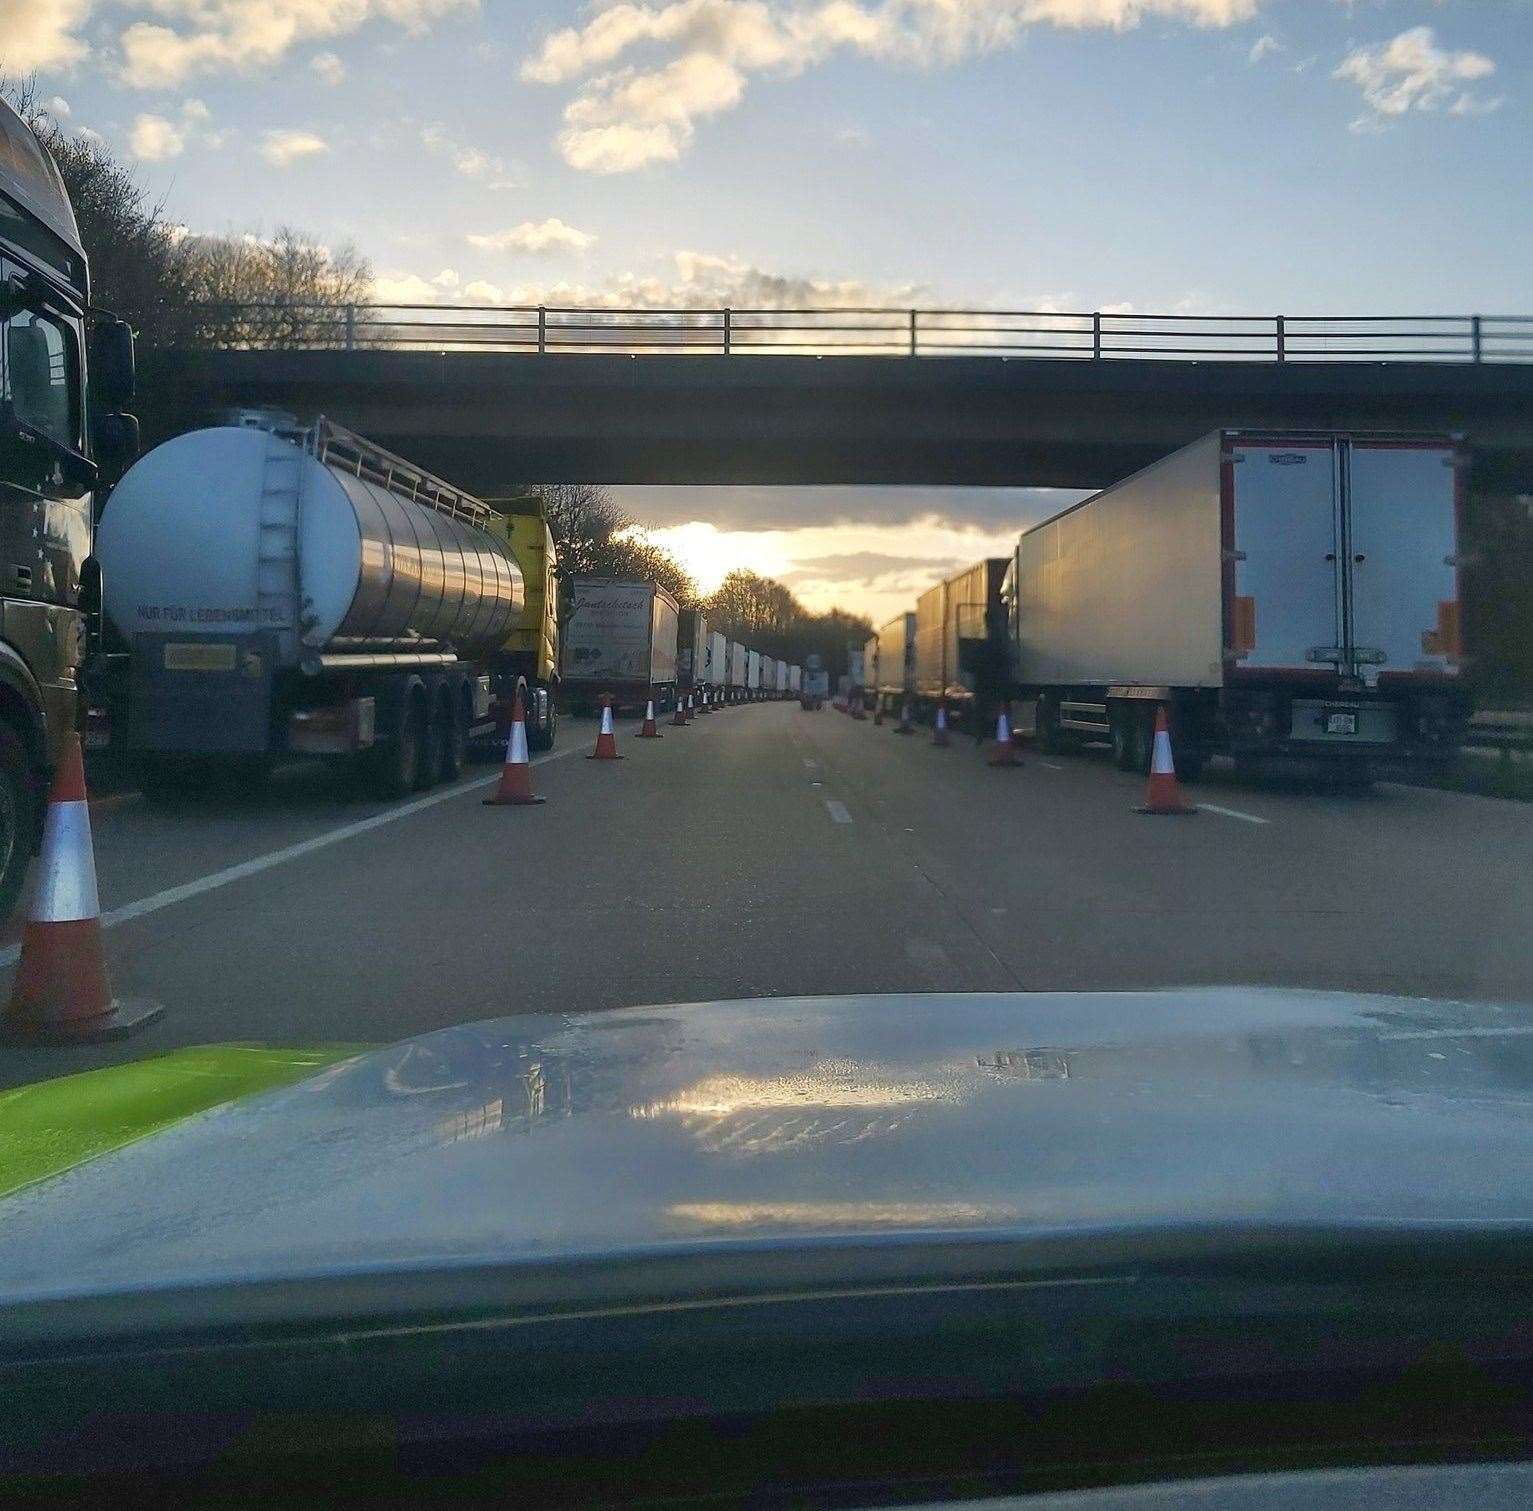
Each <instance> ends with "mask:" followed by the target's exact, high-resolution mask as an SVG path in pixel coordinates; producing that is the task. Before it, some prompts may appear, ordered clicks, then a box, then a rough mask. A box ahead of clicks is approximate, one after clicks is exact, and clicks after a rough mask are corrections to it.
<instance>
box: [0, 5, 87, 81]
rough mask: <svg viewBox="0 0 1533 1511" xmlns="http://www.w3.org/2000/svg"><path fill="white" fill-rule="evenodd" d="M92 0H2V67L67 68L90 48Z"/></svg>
mask: <svg viewBox="0 0 1533 1511" xmlns="http://www.w3.org/2000/svg"><path fill="white" fill-rule="evenodd" d="M89 13H90V0H0V66H3V67H4V68H5V69H6V70H7V71H8V72H10V73H13V74H27V73H31V72H32V71H33V70H34V69H39V68H68V67H69V66H70V65H71V64H73V63H78V62H79V61H80V59H81V58H83V57H84V56H85V53H86V51H87V49H86V45H85V41H84V39H83V38H82V37H81V36H80V35H79V28H80V26H81V24H82V23H83V22H84V21H85V19H86V17H87V15H88V14H89Z"/></svg>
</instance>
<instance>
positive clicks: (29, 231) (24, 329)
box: [0, 101, 138, 916]
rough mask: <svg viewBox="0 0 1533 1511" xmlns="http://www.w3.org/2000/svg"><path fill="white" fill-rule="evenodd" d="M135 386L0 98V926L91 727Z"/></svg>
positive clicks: (37, 168)
mask: <svg viewBox="0 0 1533 1511" xmlns="http://www.w3.org/2000/svg"><path fill="white" fill-rule="evenodd" d="M87 380H88V382H87ZM133 387H134V375H133V333H132V331H131V330H130V329H129V328H128V326H127V325H125V324H124V323H123V322H122V321H120V320H115V319H113V318H112V317H110V316H108V315H105V314H103V313H102V312H101V311H99V310H93V309H92V308H91V301H90V283H89V277H88V270H87V267H86V258H85V249H84V247H83V246H82V245H81V242H80V233H79V229H78V227H77V226H76V224H75V216H74V210H73V208H72V207H71V206H70V203H69V196H68V194H67V193H66V191H65V188H64V181H63V179H61V178H60V177H59V173H58V169H57V168H56V167H55V166H54V163H53V159H52V158H51V157H49V155H48V153H47V152H46V151H45V150H44V148H43V146H42V144H41V143H40V142H39V141H38V139H37V137H36V136H35V135H34V134H33V132H32V130H31V128H30V127H28V126H27V124H26V123H25V122H24V121H23V120H22V119H21V117H20V116H18V115H17V114H16V112H15V111H14V110H12V109H11V107H10V106H9V105H7V104H5V103H4V101H0V505H3V507H0V558H3V560H4V562H5V571H4V575H3V577H0V609H3V612H0V916H3V915H4V914H5V913H8V912H9V911H10V909H11V908H12V906H13V905H14V904H15V901H16V898H17V896H18V894H19V893H20V891H21V885H22V881H23V879H24V878H25V876H26V870H27V864H28V861H29V859H30V857H31V854H32V851H33V849H34V848H35V847H36V844H37V841H38V839H39V838H40V836H41V832H42V812H43V799H44V797H45V795H46V793H47V790H48V784H49V781H50V779H51V777H52V773H53V768H54V765H55V763H56V762H57V760H58V758H59V755H60V753H61V751H62V749H63V745H64V742H65V740H66V739H67V738H68V737H69V735H71V734H72V733H74V732H76V731H77V730H78V729H79V728H80V726H81V722H82V702H83V700H82V699H81V696H80V681H81V672H82V666H83V664H84V663H86V661H87V657H88V656H91V655H92V654H93V653H94V652H95V651H96V650H97V649H98V647H99V641H100V629H101V594H100V587H101V574H100V572H99V571H98V570H97V565H96V561H95V559H94V558H93V557H92V556H91V554H90V552H91V537H92V529H93V525H94V511H95V505H96V502H97V501H98V500H99V496H100V489H101V487H102V486H103V485H106V484H110V483H111V482H112V481H114V480H115V479H116V478H117V477H118V476H119V475H120V474H121V472H122V470H123V469H124V468H125V467H126V466H127V465H128V463H129V462H130V461H131V460H132V458H133V456H134V455H135V454H136V452H137V450H138V422H137V421H136V420H135V419H134V418H133V417H132V416H131V415H128V414H123V413H121V412H120V411H121V410H123V409H124V408H125V407H126V406H127V405H128V404H129V403H131V402H132V399H133Z"/></svg>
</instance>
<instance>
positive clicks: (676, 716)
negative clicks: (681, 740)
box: [671, 693, 687, 729]
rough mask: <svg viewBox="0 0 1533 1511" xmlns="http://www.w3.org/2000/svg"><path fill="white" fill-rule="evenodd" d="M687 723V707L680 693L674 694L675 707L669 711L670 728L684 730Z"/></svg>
mask: <svg viewBox="0 0 1533 1511" xmlns="http://www.w3.org/2000/svg"><path fill="white" fill-rule="evenodd" d="M686 723H687V705H686V701H685V700H684V699H683V697H682V695H681V694H680V693H677V694H676V707H675V708H674V709H672V710H671V728H672V729H684V728H686Z"/></svg>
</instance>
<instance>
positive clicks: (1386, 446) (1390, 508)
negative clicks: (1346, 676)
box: [1346, 442, 1459, 680]
mask: <svg viewBox="0 0 1533 1511" xmlns="http://www.w3.org/2000/svg"><path fill="white" fill-rule="evenodd" d="M1346 449H1347V450H1349V451H1350V453H1351V465H1350V467H1349V469H1348V478H1349V486H1348V489H1347V494H1348V505H1349V508H1348V515H1349V518H1350V522H1351V538H1350V540H1349V541H1348V546H1349V554H1350V556H1351V569H1352V640H1353V644H1354V646H1355V648H1356V654H1357V659H1358V661H1359V663H1360V665H1359V667H1358V670H1359V673H1360V674H1361V675H1362V676H1363V677H1365V678H1368V679H1369V680H1371V679H1372V675H1373V674H1376V673H1377V672H1378V671H1385V672H1410V671H1430V672H1447V671H1450V670H1452V669H1454V668H1455V667H1456V665H1457V660H1458V649H1459V647H1458V640H1459V605H1458V569H1457V566H1456V564H1455V561H1456V552H1457V540H1458V521H1457V483H1456V478H1457V473H1456V472H1455V469H1454V465H1453V464H1454V450H1453V447H1452V445H1451V444H1449V443H1446V442H1444V443H1440V444H1433V443H1407V442H1394V443H1389V442H1378V443H1369V442H1353V443H1351V445H1350V446H1347V447H1346Z"/></svg>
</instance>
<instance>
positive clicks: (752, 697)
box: [745, 651, 761, 702]
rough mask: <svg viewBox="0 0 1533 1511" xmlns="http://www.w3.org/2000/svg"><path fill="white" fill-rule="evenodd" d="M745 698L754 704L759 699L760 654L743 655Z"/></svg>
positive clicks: (750, 652)
mask: <svg viewBox="0 0 1533 1511" xmlns="http://www.w3.org/2000/svg"><path fill="white" fill-rule="evenodd" d="M745 696H746V698H747V699H748V700H749V701H751V702H755V701H756V700H757V699H759V698H760V697H761V652H760V651H746V653H745Z"/></svg>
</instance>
